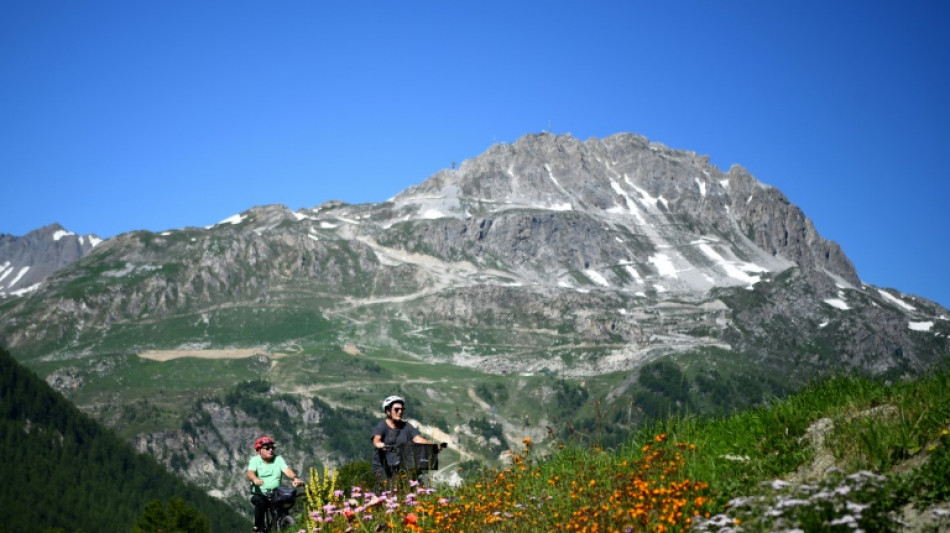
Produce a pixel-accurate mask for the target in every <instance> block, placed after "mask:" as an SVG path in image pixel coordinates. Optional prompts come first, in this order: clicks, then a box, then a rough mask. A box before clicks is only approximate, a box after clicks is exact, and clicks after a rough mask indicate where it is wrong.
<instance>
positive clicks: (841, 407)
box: [311, 371, 950, 532]
mask: <svg viewBox="0 0 950 533" xmlns="http://www.w3.org/2000/svg"><path fill="white" fill-rule="evenodd" d="M347 492H349V493H348V494H343V495H342V496H340V497H338V498H333V497H329V498H327V499H329V500H330V501H329V502H326V501H321V502H316V501H314V502H313V504H312V505H311V510H312V511H315V512H316V515H315V517H316V520H317V522H319V524H314V525H320V526H322V528H323V529H322V531H345V530H348V529H347V528H350V527H354V528H359V527H362V528H363V530H368V531H373V530H375V529H374V528H376V527H379V526H380V524H381V523H385V524H387V526H388V527H389V528H391V530H395V531H419V530H420V528H421V529H422V530H441V531H461V530H464V531H478V530H486V531H526V532H527V531H530V532H535V531H554V530H560V531H590V532H592V531H618V532H620V531H625V532H632V531H687V530H693V531H723V532H724V531H736V530H742V531H794V530H798V531H809V532H810V531H856V530H863V531H946V530H948V529H947V528H950V504H948V500H950V373H948V372H947V371H942V372H940V373H937V374H934V375H931V376H929V377H926V378H923V379H919V380H916V381H913V382H899V383H894V384H886V383H883V382H880V381H871V380H867V379H863V378H835V379H831V380H828V381H824V382H822V383H816V384H812V385H811V386H809V387H808V388H807V389H806V390H805V391H803V392H801V393H799V394H796V395H794V396H792V397H789V398H787V399H784V400H776V401H774V402H771V404H770V405H767V406H764V407H757V408H752V409H748V410H744V411H742V412H739V413H736V414H734V415H731V416H722V417H696V416H672V417H668V418H665V419H663V420H661V421H658V422H656V423H655V424H653V425H650V426H648V427H644V428H642V429H641V430H640V431H639V433H638V434H637V435H636V436H635V437H634V438H633V439H632V440H630V441H628V442H625V443H624V444H622V445H619V446H617V447H616V448H612V449H607V450H605V449H603V448H600V447H596V446H595V447H581V446H577V445H568V444H565V445H560V446H554V447H553V448H552V449H551V450H549V451H547V452H544V453H542V452H540V451H539V450H537V449H536V447H535V444H534V443H533V442H532V441H531V440H530V439H525V440H524V441H523V445H522V447H521V450H520V453H517V454H516V455H514V456H513V458H512V461H511V463H510V464H509V465H508V466H506V467H504V468H501V469H491V470H486V471H483V472H482V473H481V475H479V476H477V477H475V478H473V479H469V481H467V482H466V483H465V484H464V485H463V486H461V487H459V488H455V489H451V488H438V487H437V488H436V489H435V490H434V491H430V490H427V489H420V488H416V487H409V486H405V487H403V488H402V489H401V490H398V491H395V492H390V493H384V494H383V495H382V496H380V495H372V494H365V492H364V491H356V492H355V493H354V492H352V491H347ZM327 494H328V495H329V492H327ZM350 498H356V499H357V502H356V503H355V504H354V503H352V501H350V503H347V501H348V499H350ZM317 503H320V505H317ZM387 508H388V509H392V510H393V511H394V512H384V510H385V509H387ZM356 522H363V523H362V524H360V525H357V524H356ZM737 526H739V527H738V528H737Z"/></svg>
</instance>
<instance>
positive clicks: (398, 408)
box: [393, 407, 405, 413]
mask: <svg viewBox="0 0 950 533" xmlns="http://www.w3.org/2000/svg"><path fill="white" fill-rule="evenodd" d="M403 411H405V409H403V408H402V407H393V412H396V413H401V412H403Z"/></svg>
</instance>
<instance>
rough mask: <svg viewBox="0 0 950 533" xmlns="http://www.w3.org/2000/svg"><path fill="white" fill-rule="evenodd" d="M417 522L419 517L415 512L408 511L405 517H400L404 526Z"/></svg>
mask: <svg viewBox="0 0 950 533" xmlns="http://www.w3.org/2000/svg"><path fill="white" fill-rule="evenodd" d="M418 523H419V517H418V516H417V515H416V513H409V514H407V515H406V517H405V518H403V519H402V524H403V525H404V526H414V525H416V524H418Z"/></svg>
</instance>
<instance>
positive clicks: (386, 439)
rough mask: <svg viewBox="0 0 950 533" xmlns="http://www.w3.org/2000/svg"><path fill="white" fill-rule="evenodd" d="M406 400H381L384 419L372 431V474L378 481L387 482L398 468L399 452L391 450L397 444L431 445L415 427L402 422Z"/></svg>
mask: <svg viewBox="0 0 950 533" xmlns="http://www.w3.org/2000/svg"><path fill="white" fill-rule="evenodd" d="M405 409H406V400H404V399H403V398H402V397H400V396H389V397H387V398H386V399H385V400H383V411H384V412H385V413H386V418H384V419H382V420H380V421H379V424H377V425H376V428H375V429H374V430H373V447H374V448H376V453H374V454H373V474H374V475H375V476H376V477H377V478H379V480H380V481H387V480H388V479H389V478H391V477H392V476H393V473H394V472H395V470H396V468H397V467H398V466H399V462H400V458H399V452H398V451H396V450H394V449H393V448H394V447H395V446H397V445H399V444H406V443H409V442H414V443H418V444H432V443H431V442H429V441H428V440H426V439H425V438H424V437H423V436H422V435H420V434H419V430H418V429H416V427H415V426H413V425H412V424H410V423H409V422H406V421H405V420H403V416H404V414H405Z"/></svg>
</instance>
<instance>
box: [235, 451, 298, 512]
mask: <svg viewBox="0 0 950 533" xmlns="http://www.w3.org/2000/svg"><path fill="white" fill-rule="evenodd" d="M275 448H276V443H275V442H274V439H272V438H271V437H268V436H267V435H264V436H263V437H261V438H259V439H257V441H255V442H254V450H255V451H257V453H258V454H257V455H255V456H254V457H251V461H250V462H249V463H248V465H247V479H248V480H249V481H250V482H251V483H253V484H254V494H253V495H251V503H252V504H254V529H255V531H263V529H264V511H265V510H266V509H267V506H268V505H269V504H270V502H269V501H268V499H267V495H268V494H269V493H270V492H271V491H272V490H274V489H276V488H277V487H278V486H280V480H281V476H287V477H288V478H290V479H291V480H292V483H293V486H294V487H299V486H301V485H303V484H304V483H303V480H302V479H300V478H299V477H297V474H295V473H294V471H293V469H292V468H290V467H289V466H287V463H286V462H285V461H284V458H283V457H281V456H280V455H277V450H276V449H275Z"/></svg>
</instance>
